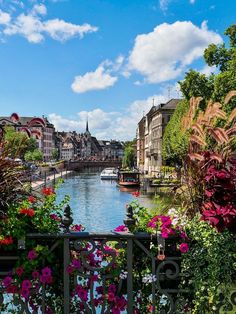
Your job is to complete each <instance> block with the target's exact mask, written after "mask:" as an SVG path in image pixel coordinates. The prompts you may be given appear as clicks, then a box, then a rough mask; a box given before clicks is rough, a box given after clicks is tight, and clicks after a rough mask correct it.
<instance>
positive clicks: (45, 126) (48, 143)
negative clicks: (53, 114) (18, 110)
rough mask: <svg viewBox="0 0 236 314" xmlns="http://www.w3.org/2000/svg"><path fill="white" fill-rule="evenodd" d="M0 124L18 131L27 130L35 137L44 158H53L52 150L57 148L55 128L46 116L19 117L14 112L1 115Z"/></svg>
mask: <svg viewBox="0 0 236 314" xmlns="http://www.w3.org/2000/svg"><path fill="white" fill-rule="evenodd" d="M0 125H1V126H12V127H13V128H14V129H15V130H16V131H21V132H26V133H27V134H29V135H30V136H32V137H34V138H35V139H36V141H37V145H38V148H39V149H40V150H41V151H42V153H43V158H44V160H45V161H49V160H51V159H52V152H53V150H54V149H55V138H54V134H55V128H54V125H53V124H51V123H50V122H49V121H48V119H47V118H46V117H44V116H43V117H40V118H38V117H19V116H18V115H17V114H15V113H14V114H12V115H11V116H10V117H0ZM28 132H29V133H28Z"/></svg>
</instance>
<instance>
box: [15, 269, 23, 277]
mask: <svg viewBox="0 0 236 314" xmlns="http://www.w3.org/2000/svg"><path fill="white" fill-rule="evenodd" d="M23 272H24V268H23V267H17V268H16V274H17V275H18V276H21V275H22V274H23Z"/></svg>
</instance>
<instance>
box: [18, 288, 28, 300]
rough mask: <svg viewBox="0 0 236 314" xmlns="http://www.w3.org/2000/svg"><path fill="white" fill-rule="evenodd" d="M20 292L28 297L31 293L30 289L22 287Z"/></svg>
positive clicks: (24, 296)
mask: <svg viewBox="0 0 236 314" xmlns="http://www.w3.org/2000/svg"><path fill="white" fill-rule="evenodd" d="M20 294H21V296H22V297H23V298H25V299H28V298H29V295H30V291H29V289H25V288H24V289H21V291H20Z"/></svg>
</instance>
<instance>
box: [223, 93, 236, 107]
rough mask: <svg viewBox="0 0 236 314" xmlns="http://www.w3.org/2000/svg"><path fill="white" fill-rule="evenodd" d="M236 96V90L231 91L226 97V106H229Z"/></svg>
mask: <svg viewBox="0 0 236 314" xmlns="http://www.w3.org/2000/svg"><path fill="white" fill-rule="evenodd" d="M234 96H236V90H232V91H230V92H229V93H228V94H227V95H226V97H225V101H224V104H225V105H226V104H228V103H229V101H230V100H231V98H232V97H234Z"/></svg>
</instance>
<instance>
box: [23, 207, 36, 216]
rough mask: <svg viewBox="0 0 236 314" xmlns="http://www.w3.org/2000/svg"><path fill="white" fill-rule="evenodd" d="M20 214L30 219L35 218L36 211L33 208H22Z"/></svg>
mask: <svg viewBox="0 0 236 314" xmlns="http://www.w3.org/2000/svg"><path fill="white" fill-rule="evenodd" d="M19 213H20V214H23V215H26V216H29V217H33V216H34V215H35V211H34V210H33V208H21V209H20V210H19Z"/></svg>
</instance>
